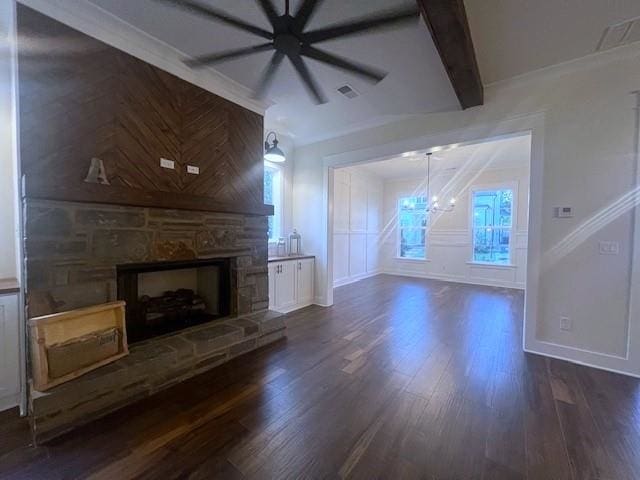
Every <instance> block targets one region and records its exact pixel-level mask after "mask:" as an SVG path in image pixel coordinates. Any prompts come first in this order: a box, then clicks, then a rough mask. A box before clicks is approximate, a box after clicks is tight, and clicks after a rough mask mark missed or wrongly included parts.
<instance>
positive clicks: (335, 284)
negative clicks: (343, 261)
mask: <svg viewBox="0 0 640 480" xmlns="http://www.w3.org/2000/svg"><path fill="white" fill-rule="evenodd" d="M381 273H383V272H382V270H374V271H373V272H367V273H363V274H361V275H356V276H355V277H347V278H342V279H340V280H338V281H335V282H333V288H337V287H343V286H345V285H349V284H351V283H356V282H359V281H360V280H364V279H365V278H370V277H375V276H376V275H380V274H381Z"/></svg>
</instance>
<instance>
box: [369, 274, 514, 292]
mask: <svg viewBox="0 0 640 480" xmlns="http://www.w3.org/2000/svg"><path fill="white" fill-rule="evenodd" d="M380 273H384V274H386V275H395V276H398V277H413V278H426V279H429V280H440V281H443V282H453V283H466V284H468V285H483V286H487V287H499V288H513V289H516V290H524V289H525V285H524V284H522V283H515V282H501V281H499V280H495V281H490V280H485V279H482V280H480V279H477V280H476V279H473V278H467V277H463V276H458V275H438V274H433V273H420V272H405V271H401V270H392V269H386V270H383V271H382V272H380Z"/></svg>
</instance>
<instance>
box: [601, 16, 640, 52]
mask: <svg viewBox="0 0 640 480" xmlns="http://www.w3.org/2000/svg"><path fill="white" fill-rule="evenodd" d="M637 41H640V17H636V18H632V19H631V20H627V21H625V22H621V23H616V24H614V25H609V26H608V27H607V28H605V29H604V32H602V36H601V37H600V41H599V42H598V45H597V46H596V52H602V51H604V50H609V49H611V48H615V47H620V46H622V45H627V44H629V43H633V42H637Z"/></svg>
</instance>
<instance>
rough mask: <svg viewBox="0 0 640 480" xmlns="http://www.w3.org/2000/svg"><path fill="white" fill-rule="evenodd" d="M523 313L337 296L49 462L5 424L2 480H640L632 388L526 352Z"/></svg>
mask: <svg viewBox="0 0 640 480" xmlns="http://www.w3.org/2000/svg"><path fill="white" fill-rule="evenodd" d="M522 310H523V294H522V292H519V291H516V290H506V289H495V288H487V287H475V286H468V285H459V284H452V283H443V282H437V281H429V280H418V279H409V278H400V277H391V276H378V277H374V278H371V279H368V280H364V281H362V282H359V283H357V284H353V285H350V286H346V287H342V288H339V289H338V290H337V291H336V295H335V306H334V307H332V308H328V309H323V308H320V307H309V308H307V309H304V310H302V311H299V312H296V313H294V314H291V315H289V317H288V326H289V338H288V340H287V341H284V342H280V343H278V344H275V345H272V346H270V347H267V348H265V349H263V350H260V351H257V352H253V353H251V354H249V355H247V356H244V357H241V358H238V359H236V360H234V361H233V362H231V363H228V364H226V365H223V366H222V367H219V368H217V369H215V370H213V371H211V372H209V373H207V374H204V375H201V376H199V377H197V378H194V379H192V380H190V381H188V382H185V383H183V384H180V385H178V386H176V387H173V388H171V389H170V390H167V391H164V392H162V393H160V394H158V395H156V396H154V397H152V398H149V399H146V400H143V401H141V402H139V403H137V404H135V405H133V406H131V407H128V408H125V409H123V410H121V411H119V412H116V413H115V414H112V415H110V416H108V417H106V418H103V419H101V420H98V421H96V422H94V423H93V424H91V425H89V426H87V427H85V428H82V429H79V430H76V431H75V432H72V433H70V434H68V435H66V436H64V437H62V438H59V439H57V440H55V441H53V442H51V443H49V444H47V445H45V446H41V447H38V448H33V447H26V446H24V444H25V442H26V439H27V436H26V431H25V428H24V422H23V421H18V420H16V419H15V412H9V413H5V414H4V415H3V416H1V417H0V422H1V423H0V434H1V435H2V439H1V440H0V477H2V478H30V479H31V478H33V479H47V480H50V479H58V478H87V477H88V478H97V479H125V478H145V479H155V478H161V479H163V480H168V479H174V478H176V479H177V478H190V479H211V478H222V479H243V478H251V479H281V478H291V479H316V478H323V479H324V478H360V479H372V478H383V479H413V478H420V479H429V480H434V479H491V480H500V479H532V480H554V479H573V480H587V479H611V480H626V479H637V478H640V386H639V385H640V382H639V381H638V380H635V379H632V378H628V377H624V376H620V375H615V374H611V373H607V372H602V371H599V370H594V369H590V368H586V367H580V366H576V365H572V364H569V363H566V362H562V361H557V360H549V359H545V358H543V357H539V356H535V355H529V354H524V353H523V352H522V340H521V337H522V328H521V324H522ZM9 416H10V417H11V418H9Z"/></svg>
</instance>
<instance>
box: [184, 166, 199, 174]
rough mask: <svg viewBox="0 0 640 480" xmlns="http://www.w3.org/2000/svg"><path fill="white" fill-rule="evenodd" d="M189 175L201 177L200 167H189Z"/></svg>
mask: <svg viewBox="0 0 640 480" xmlns="http://www.w3.org/2000/svg"><path fill="white" fill-rule="evenodd" d="M187 173H190V174H192V175H200V167H196V166H194V165H187Z"/></svg>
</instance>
